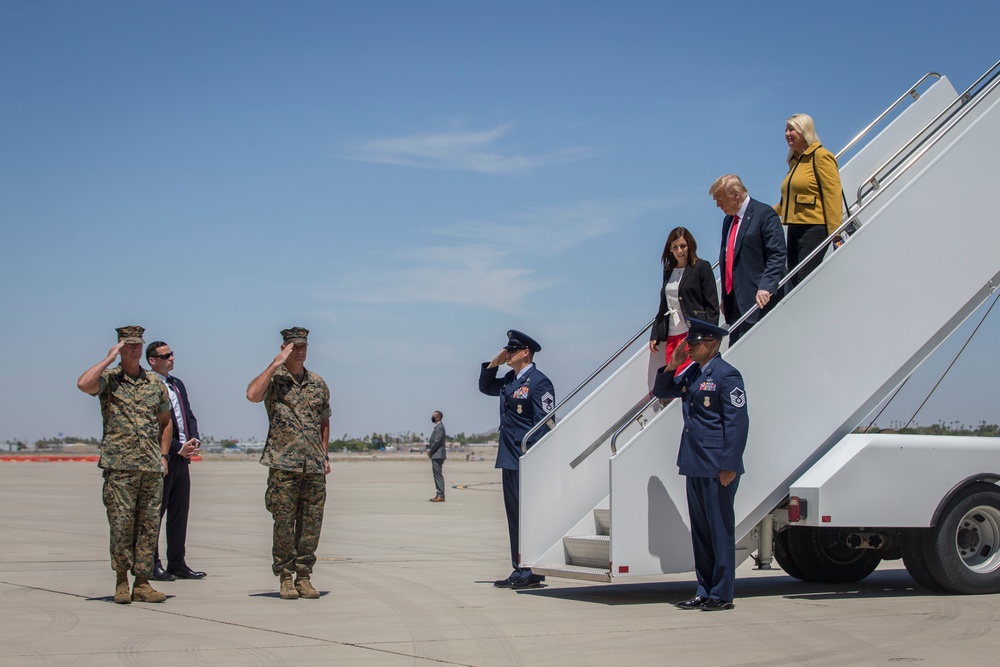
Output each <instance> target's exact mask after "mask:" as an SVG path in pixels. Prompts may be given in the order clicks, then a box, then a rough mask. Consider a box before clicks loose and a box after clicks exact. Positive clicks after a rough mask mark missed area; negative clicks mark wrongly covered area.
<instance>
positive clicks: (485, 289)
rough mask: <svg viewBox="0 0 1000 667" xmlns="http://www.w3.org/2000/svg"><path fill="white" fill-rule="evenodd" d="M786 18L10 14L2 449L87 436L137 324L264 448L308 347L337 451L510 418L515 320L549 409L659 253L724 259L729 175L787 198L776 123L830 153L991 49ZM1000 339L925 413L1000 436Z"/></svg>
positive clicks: (842, 18)
mask: <svg viewBox="0 0 1000 667" xmlns="http://www.w3.org/2000/svg"><path fill="white" fill-rule="evenodd" d="M790 7H791V6H789V5H788V4H787V3H776V2H759V3H746V2H741V3H728V2H720V3H687V4H686V5H685V6H677V3H665V2H617V3H611V2H506V3H472V2H433V1H432V2H422V3H416V2H367V3H361V2H357V3H347V2H287V3H277V2H255V1H240V2H184V1H180V2H170V3H147V2H143V3H137V2H124V1H122V2H107V1H100V0H95V1H92V2H86V3H82V2H50V1H44V0H42V1H30V2H29V1H16V0H6V1H5V2H2V3H0V90H2V95H0V119H2V121H3V128H4V131H3V132H2V134H0V220H2V224H3V242H2V243H0V279H2V284H0V285H2V286H0V312H2V313H3V321H4V323H5V326H3V327H0V365H2V368H3V369H4V370H3V378H4V381H3V382H2V383H0V406H2V407H0V415H2V417H0V441H2V440H6V439H8V438H21V439H29V440H33V439H35V438H38V437H42V436H47V435H55V434H56V433H66V434H77V435H100V430H101V425H100V416H99V411H98V406H97V401H96V400H95V399H92V398H89V397H87V396H85V395H83V394H81V393H79V392H78V391H77V389H76V387H75V380H76V378H77V377H78V376H79V374H80V373H81V372H83V371H84V370H85V369H86V368H88V367H89V366H91V365H92V364H94V363H96V362H97V361H99V360H100V359H102V358H103V356H104V355H105V354H106V352H107V350H108V348H109V347H111V345H113V344H114V342H115V340H114V328H115V327H116V326H121V325H125V324H141V325H143V326H145V327H146V328H147V340H153V339H155V338H160V339H163V340H166V341H168V342H169V343H170V344H171V346H172V347H173V349H174V350H175V352H176V353H177V367H176V373H177V375H178V376H179V377H181V378H183V379H184V380H185V381H186V383H187V385H188V387H189V391H190V393H191V395H192V399H193V401H194V408H195V412H196V414H197V415H198V417H199V422H200V424H201V425H202V430H203V432H204V433H207V434H212V435H215V436H217V437H229V436H233V437H238V438H247V437H253V436H257V437H262V436H263V435H264V433H265V432H266V418H265V416H264V411H263V408H261V407H260V406H259V405H252V404H250V403H248V402H247V401H246V399H245V398H244V392H245V389H246V385H247V383H248V382H249V381H250V380H251V379H252V378H253V377H254V376H256V375H257V374H258V373H260V372H261V371H262V370H263V369H264V368H265V367H266V365H267V364H268V363H269V361H270V360H271V359H272V358H273V356H274V355H275V354H276V353H277V350H278V346H279V343H280V339H279V336H278V331H279V330H280V329H282V328H284V327H287V326H293V325H299V326H305V327H307V328H309V329H311V330H312V332H313V333H312V335H311V336H310V342H311V345H310V352H309V359H308V361H307V366H308V367H309V368H310V369H312V370H314V371H316V372H318V373H320V374H321V375H323V376H324V377H325V378H326V379H327V381H328V383H329V384H330V386H331V390H332V393H333V427H332V432H333V434H334V435H335V436H339V435H341V434H344V433H348V434H351V435H363V434H366V433H371V432H373V431H377V432H380V433H381V432H399V431H407V430H409V431H414V432H416V433H427V432H429V428H428V426H429V423H430V422H429V414H430V412H431V411H432V410H434V409H440V410H443V411H444V412H445V417H446V418H445V423H446V425H447V426H448V429H449V431H450V432H458V431H466V432H475V431H482V430H486V429H488V428H491V427H493V426H495V424H496V411H497V406H496V400H495V399H490V398H487V397H484V396H482V395H480V394H479V393H478V391H477V389H476V378H477V375H478V367H479V363H480V362H481V361H483V360H486V359H489V358H491V357H492V356H493V355H494V354H495V353H496V351H497V350H498V349H499V347H500V346H501V345H502V344H503V343H504V332H505V331H506V329H507V328H510V327H513V328H518V329H521V330H523V331H526V332H527V333H529V334H531V335H533V336H534V337H536V338H537V339H538V340H539V341H540V342H541V343H542V345H543V351H542V353H541V354H540V355H539V356H538V358H537V361H538V364H539V367H540V368H542V369H543V370H545V371H546V372H547V373H548V374H549V376H550V377H551V378H552V379H553V381H554V383H555V386H556V389H557V394H560V395H562V394H564V393H565V392H566V391H568V390H569V389H570V388H572V387H573V386H575V385H576V384H577V383H578V382H579V381H580V380H582V379H583V378H584V377H585V376H586V375H587V374H588V373H589V372H590V371H591V370H592V369H593V368H594V367H596V365H597V364H598V363H600V361H602V360H603V359H604V358H605V357H606V356H607V355H608V354H610V353H611V352H612V351H614V349H616V348H617V347H618V345H619V344H621V343H622V342H623V341H624V340H625V339H626V338H627V337H628V336H630V335H631V334H632V333H634V332H635V331H636V330H638V329H639V328H640V327H641V326H642V325H643V324H645V323H646V322H647V321H648V320H649V319H650V318H651V317H652V315H653V313H654V310H655V308H656V299H657V296H656V294H657V289H658V287H659V284H658V283H659V272H660V269H659V266H658V260H659V254H660V251H661V249H662V245H663V240H664V238H665V235H666V233H667V232H668V231H669V230H670V229H671V228H672V227H674V226H677V225H685V226H688V227H689V228H691V229H692V230H693V231H694V232H695V234H696V237H697V239H698V241H699V242H700V244H701V247H702V249H703V253H702V254H703V255H706V256H708V257H709V258H714V255H715V254H716V250H715V249H716V248H717V247H718V244H719V233H720V232H719V227H720V222H721V215H720V213H719V212H718V210H717V209H716V208H715V206H714V203H713V202H712V200H711V198H710V197H709V196H708V194H707V188H708V186H709V185H710V184H711V182H712V181H713V180H714V179H715V178H716V177H717V176H719V175H721V174H723V173H727V172H736V173H739V174H741V175H742V176H743V177H744V181H745V182H746V183H747V185H748V186H749V188H750V192H751V194H752V195H753V196H755V197H757V198H759V199H763V200H765V201H772V200H776V199H777V196H778V188H779V185H780V182H781V179H782V177H783V175H784V171H785V168H784V161H783V159H784V155H785V151H786V149H785V146H784V141H783V136H782V133H783V129H784V120H785V119H786V118H787V117H788V116H789V115H791V114H792V113H798V112H805V113H809V114H811V115H812V116H813V117H814V118H815V119H816V122H817V128H818V130H819V133H820V136H821V138H822V139H823V141H824V144H825V145H827V146H829V147H830V148H831V149H833V150H834V151H837V150H839V149H840V148H841V147H842V146H843V145H844V144H845V143H846V142H847V141H848V140H849V139H850V138H851V137H853V136H854V134H856V133H857V132H858V131H859V130H860V129H861V128H863V127H864V126H865V125H866V124H867V123H868V122H869V121H870V120H872V119H873V118H874V117H875V116H876V115H877V114H878V113H879V112H881V111H882V110H883V109H884V108H885V107H886V106H887V105H888V104H889V103H890V102H892V101H893V100H894V99H895V98H896V97H897V96H899V95H900V94H901V93H902V92H903V91H904V90H905V89H906V88H907V87H908V86H909V85H910V84H911V83H913V82H914V81H916V80H917V79H918V78H919V77H920V76H922V75H923V74H924V73H925V72H927V71H930V70H936V71H939V72H942V73H944V74H946V75H948V76H949V78H951V80H952V82H953V84H954V86H955V87H956V88H957V89H959V90H961V89H963V88H965V87H966V86H968V85H969V84H971V83H972V81H974V80H975V78H976V77H978V76H979V75H980V74H981V73H982V72H983V71H985V70H986V69H987V68H988V67H989V66H990V65H992V64H993V62H994V61H995V59H996V57H997V56H996V50H995V47H993V46H992V45H993V43H994V42H995V30H994V29H993V26H994V25H995V18H996V14H995V10H990V11H992V12H993V13H992V14H991V15H989V16H987V15H986V14H984V11H983V9H982V8H983V5H982V4H981V3H962V2H955V3H949V4H948V5H946V6H945V5H941V4H940V3H920V2H913V3H905V4H903V3H881V4H879V5H875V4H871V3H862V2H837V3H799V4H798V5H797V6H795V7H794V9H792V8H790ZM904 8H905V9H904ZM998 319H1000V316H997V315H993V316H991V317H990V319H989V320H988V321H987V323H986V325H984V330H983V331H981V332H980V334H979V335H978V336H977V337H976V339H975V340H974V341H973V343H972V345H971V346H970V349H969V350H968V351H967V352H966V353H965V355H964V356H963V358H962V360H960V362H959V363H958V365H957V366H956V369H955V370H953V371H952V375H950V376H949V378H948V379H947V380H946V381H945V383H944V384H943V385H942V388H941V389H939V392H938V394H936V395H935V397H934V398H933V399H932V400H931V402H930V403H929V404H928V407H927V408H925V411H924V412H923V413H921V415H920V416H919V417H918V421H920V422H922V423H930V422H933V421H936V420H937V419H945V420H947V421H951V420H959V421H964V422H966V423H973V422H978V421H979V420H980V419H985V420H987V421H991V422H995V421H996V416H995V414H996V410H995V408H994V400H993V394H994V393H995V391H994V390H993V388H992V386H993V383H994V378H995V377H996V375H997V372H996V371H997V370H998V369H997V366H998V365H1000V364H998V362H995V361H994V360H993V355H992V354H991V351H990V349H989V348H988V346H987V343H988V342H989V341H991V340H995V339H996V334H997V331H998V328H1000V324H998V323H997V320H998ZM856 324H857V323H854V324H852V327H854V328H855V329H856V328H857V327H856ZM859 335H860V334H859ZM849 340H850V336H845V341H849ZM849 344H850V343H849V342H845V345H849ZM952 347H955V346H954V345H951V346H946V349H945V351H944V352H945V353H947V352H948V350H949V349H951V348H952ZM942 358H943V357H942ZM935 363H937V364H938V365H939V366H940V365H942V364H946V363H947V360H945V361H943V362H940V363H939V362H938V361H937V360H935V361H934V362H933V363H932V364H931V365H930V366H931V367H934V364H935ZM923 375H925V376H928V377H930V375H931V374H930V370H928V371H925V372H924V373H923ZM918 379H919V378H918ZM933 380H934V378H933V377H931V379H930V382H933ZM925 384H926V382H925ZM913 400H915V401H916V403H914V404H913V405H912V407H913V408H914V409H915V407H916V404H918V403H919V400H920V397H919V396H918V397H916V398H915V399H913ZM911 402H912V401H911ZM907 409H908V408H905V407H904V406H902V405H900V406H899V407H898V408H893V410H894V411H895V413H898V414H899V415H904V414H905V413H906V412H907ZM889 414H890V415H892V414H894V413H893V412H890V413H889ZM908 416H909V414H905V417H908ZM887 418H888V417H887Z"/></svg>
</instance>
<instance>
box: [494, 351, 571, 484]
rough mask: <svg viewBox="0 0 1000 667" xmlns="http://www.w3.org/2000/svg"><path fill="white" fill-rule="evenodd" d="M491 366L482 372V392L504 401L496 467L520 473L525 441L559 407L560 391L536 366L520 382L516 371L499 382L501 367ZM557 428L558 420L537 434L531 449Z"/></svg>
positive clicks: (530, 443) (502, 403)
mask: <svg viewBox="0 0 1000 667" xmlns="http://www.w3.org/2000/svg"><path fill="white" fill-rule="evenodd" d="M488 366H489V362H483V366H482V370H480V372H479V391H481V392H483V393H484V394H486V395H488V396H499V397H500V446H499V447H498V448H497V463H496V466H495V467H497V468H503V469H504V470H519V469H520V458H521V441H522V440H524V436H525V434H527V433H528V431H529V430H531V427H532V426H534V425H535V424H537V423H538V422H540V421H542V420H543V419H545V418H546V416H548V414H549V413H551V412H552V408H554V407H555V405H556V391H555V389H554V388H553V387H552V382H551V381H550V380H549V379H548V378H547V377H545V374H544V373H542V372H541V371H540V370H538V367H537V366H535V365H534V364H532V366H531V368H529V369H528V370H527V371H525V373H524V375H522V376H521V379H520V380H518V379H517V373H515V372H514V371H513V370H511V371H509V372H508V373H507V374H506V375H504V376H503V377H502V378H498V377H497V367H494V368H487V367H488ZM554 425H555V419H551V420H549V422H548V423H547V424H546V425H545V426H543V427H542V428H540V429H538V431H537V432H535V434H534V435H533V436H532V437H531V441H530V442H528V445H527V446H528V447H531V446H532V445H533V444H535V443H536V442H537V441H538V440H539V439H540V438H541V437H542V436H543V435H545V434H546V433H548V432H549V428H551V427H552V426H554Z"/></svg>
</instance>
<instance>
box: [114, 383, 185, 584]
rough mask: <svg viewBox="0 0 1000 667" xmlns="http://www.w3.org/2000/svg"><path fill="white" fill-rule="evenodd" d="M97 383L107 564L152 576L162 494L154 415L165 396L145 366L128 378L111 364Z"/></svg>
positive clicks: (165, 404) (165, 405)
mask: <svg viewBox="0 0 1000 667" xmlns="http://www.w3.org/2000/svg"><path fill="white" fill-rule="evenodd" d="M99 383H100V389H99V390H98V392H97V397H98V398H99V399H100V401H101V416H102V417H103V419H104V438H103V440H102V442H101V459H100V462H99V463H98V466H100V467H101V468H102V469H103V470H104V492H103V497H104V507H105V508H107V511H108V525H109V527H110V529H111V568H112V569H113V570H115V571H116V572H127V571H129V570H131V571H132V574H134V575H136V576H137V577H151V576H152V575H153V551H154V550H155V549H156V536H157V532H158V530H159V527H160V497H161V496H162V495H163V464H162V460H161V458H160V423H159V415H161V414H163V413H165V412H169V411H170V399H169V397H168V395H167V388H166V386H164V384H163V383H162V382H160V381H159V380H157V378H156V375H155V374H153V373H151V372H149V371H143V372H142V373H140V375H139V377H137V378H132V377H129V375H128V374H127V373H126V372H125V370H124V369H123V368H122V367H121V366H116V367H115V368H109V369H107V370H105V371H104V372H103V373H102V374H101V378H100V380H99Z"/></svg>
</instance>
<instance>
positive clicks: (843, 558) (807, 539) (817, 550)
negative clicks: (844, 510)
mask: <svg viewBox="0 0 1000 667" xmlns="http://www.w3.org/2000/svg"><path fill="white" fill-rule="evenodd" d="M851 532H852V531H851V529H848V528H813V527H808V526H796V527H790V528H789V529H788V547H789V552H790V553H791V555H792V560H793V561H795V564H796V565H798V567H799V569H800V570H801V571H802V575H803V577H802V579H803V580H804V581H816V582H820V583H824V584H846V583H853V582H855V581H861V580H862V579H864V578H865V577H867V576H868V575H869V574H871V573H872V572H874V571H875V568H876V567H878V564H879V563H880V562H882V558H881V557H880V556H879V555H878V552H876V551H874V550H873V549H852V548H850V547H849V546H847V535H848V534H849V533H851Z"/></svg>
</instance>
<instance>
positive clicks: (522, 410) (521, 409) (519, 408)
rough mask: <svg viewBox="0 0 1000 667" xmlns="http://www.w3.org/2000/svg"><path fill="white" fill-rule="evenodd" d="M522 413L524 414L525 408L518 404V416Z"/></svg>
mask: <svg viewBox="0 0 1000 667" xmlns="http://www.w3.org/2000/svg"><path fill="white" fill-rule="evenodd" d="M522 412H524V406H523V405H521V404H518V406H517V414H521V413H522Z"/></svg>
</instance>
